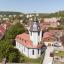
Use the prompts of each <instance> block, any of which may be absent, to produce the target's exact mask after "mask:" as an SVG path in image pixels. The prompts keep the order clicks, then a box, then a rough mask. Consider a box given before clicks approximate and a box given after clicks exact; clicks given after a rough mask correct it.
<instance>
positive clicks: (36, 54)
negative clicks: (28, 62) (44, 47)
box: [29, 49, 41, 58]
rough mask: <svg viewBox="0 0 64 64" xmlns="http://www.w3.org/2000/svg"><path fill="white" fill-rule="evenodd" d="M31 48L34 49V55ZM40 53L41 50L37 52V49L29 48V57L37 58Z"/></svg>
mask: <svg viewBox="0 0 64 64" xmlns="http://www.w3.org/2000/svg"><path fill="white" fill-rule="evenodd" d="M33 50H34V55H33ZM40 54H41V50H39V54H38V49H29V58H39V57H40Z"/></svg>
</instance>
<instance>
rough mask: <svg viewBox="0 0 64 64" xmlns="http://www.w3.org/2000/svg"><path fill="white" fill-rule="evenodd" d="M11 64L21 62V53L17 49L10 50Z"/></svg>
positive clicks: (9, 58)
mask: <svg viewBox="0 0 64 64" xmlns="http://www.w3.org/2000/svg"><path fill="white" fill-rule="evenodd" d="M8 61H9V62H20V52H19V51H18V50H17V49H16V48H11V49H9V56H8Z"/></svg>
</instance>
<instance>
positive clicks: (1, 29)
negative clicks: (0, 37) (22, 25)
mask: <svg viewBox="0 0 64 64" xmlns="http://www.w3.org/2000/svg"><path fill="white" fill-rule="evenodd" d="M0 32H1V33H4V32H5V29H4V27H3V26H1V25H0Z"/></svg>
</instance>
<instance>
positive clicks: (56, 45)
mask: <svg viewBox="0 0 64 64" xmlns="http://www.w3.org/2000/svg"><path fill="white" fill-rule="evenodd" d="M53 46H54V47H61V44H60V43H54V44H53Z"/></svg>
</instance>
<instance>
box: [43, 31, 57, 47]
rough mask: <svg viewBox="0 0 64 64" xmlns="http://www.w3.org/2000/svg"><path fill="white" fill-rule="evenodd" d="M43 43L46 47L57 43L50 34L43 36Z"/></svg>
mask: <svg viewBox="0 0 64 64" xmlns="http://www.w3.org/2000/svg"><path fill="white" fill-rule="evenodd" d="M43 41H44V44H45V45H46V46H48V45H49V44H50V45H52V44H54V42H55V41H57V39H56V37H55V36H54V34H53V33H51V32H45V33H44V34H43Z"/></svg>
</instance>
